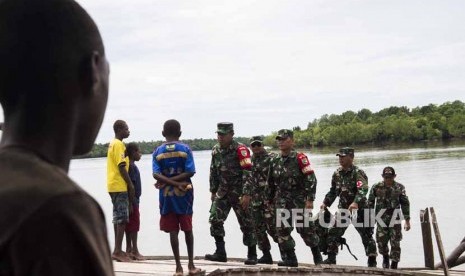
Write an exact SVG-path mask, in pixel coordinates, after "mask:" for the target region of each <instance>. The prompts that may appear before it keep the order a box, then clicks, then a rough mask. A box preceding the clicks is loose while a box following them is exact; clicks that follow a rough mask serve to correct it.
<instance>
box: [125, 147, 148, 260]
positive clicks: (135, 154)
mask: <svg viewBox="0 0 465 276" xmlns="http://www.w3.org/2000/svg"><path fill="white" fill-rule="evenodd" d="M126 154H127V156H128V157H129V172H128V174H129V178H131V181H132V184H133V185H134V192H135V195H134V201H133V202H132V213H131V214H130V215H129V222H128V223H127V224H126V253H127V254H128V256H129V257H130V258H132V259H134V260H137V261H142V260H145V258H144V256H142V255H141V254H140V253H139V248H138V247H137V233H138V232H139V228H140V213H139V202H140V196H141V194H142V183H141V181H140V172H139V168H138V167H137V166H136V164H135V162H136V161H139V160H140V157H141V153H140V149H139V146H138V145H137V144H136V143H129V144H128V145H127V146H126Z"/></svg>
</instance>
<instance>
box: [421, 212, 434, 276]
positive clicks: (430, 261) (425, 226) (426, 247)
mask: <svg viewBox="0 0 465 276" xmlns="http://www.w3.org/2000/svg"><path fill="white" fill-rule="evenodd" d="M420 222H421V234H422V236H423V252H424V255H425V267H427V268H429V269H434V248H433V238H432V236H431V223H430V219H429V211H428V208H426V209H425V210H420Z"/></svg>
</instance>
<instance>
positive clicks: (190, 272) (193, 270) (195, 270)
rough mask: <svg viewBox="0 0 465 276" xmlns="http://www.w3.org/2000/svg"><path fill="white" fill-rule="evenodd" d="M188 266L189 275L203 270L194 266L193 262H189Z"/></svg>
mask: <svg viewBox="0 0 465 276" xmlns="http://www.w3.org/2000/svg"><path fill="white" fill-rule="evenodd" d="M188 267H189V275H199V274H201V273H203V272H204V271H203V270H202V269H200V268H197V267H195V265H194V264H193V263H189V265H188Z"/></svg>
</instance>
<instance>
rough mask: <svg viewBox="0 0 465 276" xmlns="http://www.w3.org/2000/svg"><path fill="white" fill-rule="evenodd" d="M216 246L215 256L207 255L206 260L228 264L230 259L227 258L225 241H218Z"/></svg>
mask: <svg viewBox="0 0 465 276" xmlns="http://www.w3.org/2000/svg"><path fill="white" fill-rule="evenodd" d="M215 244H216V251H215V253H213V254H207V255H205V260H208V261H213V262H224V263H225V262H227V261H228V258H227V256H226V250H225V248H224V241H217V242H215Z"/></svg>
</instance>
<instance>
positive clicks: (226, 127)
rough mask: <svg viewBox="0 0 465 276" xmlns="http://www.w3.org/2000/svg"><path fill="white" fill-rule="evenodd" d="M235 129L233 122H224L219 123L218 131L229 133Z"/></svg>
mask: <svg viewBox="0 0 465 276" xmlns="http://www.w3.org/2000/svg"><path fill="white" fill-rule="evenodd" d="M233 131H234V125H233V123H228V122H222V123H218V124H217V130H216V133H219V134H228V133H230V132H233Z"/></svg>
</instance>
